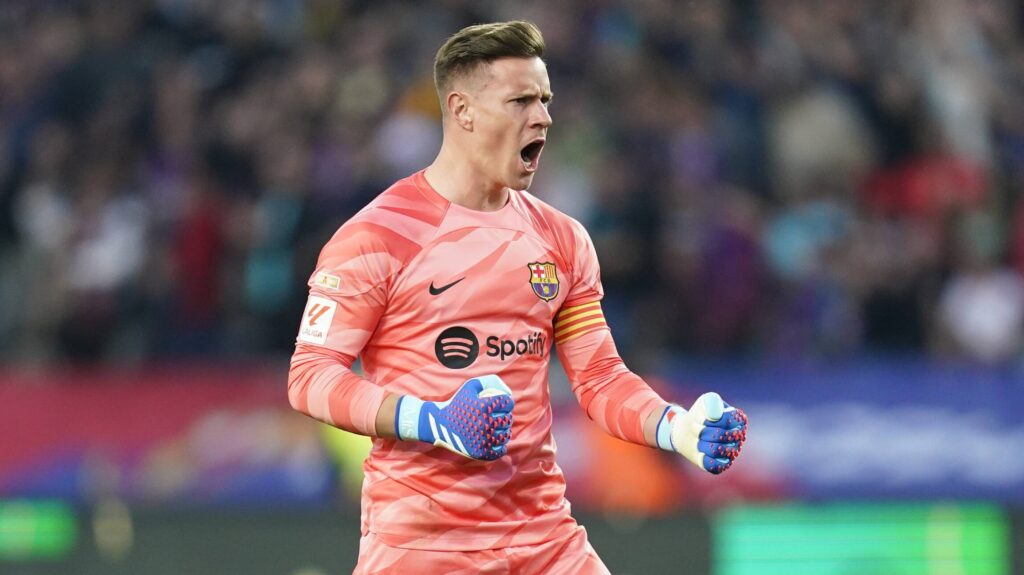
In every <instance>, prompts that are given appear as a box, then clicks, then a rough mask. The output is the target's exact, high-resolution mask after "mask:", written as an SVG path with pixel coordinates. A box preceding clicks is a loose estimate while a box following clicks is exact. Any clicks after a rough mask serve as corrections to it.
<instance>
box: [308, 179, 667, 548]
mask: <svg viewBox="0 0 1024 575" xmlns="http://www.w3.org/2000/svg"><path fill="white" fill-rule="evenodd" d="M309 285H310V297H309V300H308V303H307V305H306V309H305V311H304V314H303V318H302V324H301V327H300V332H299V336H298V341H297V344H296V351H295V355H294V356H293V358H292V365H291V371H290V373H289V397H290V400H291V402H292V405H293V406H294V407H295V408H296V409H299V410H300V411H303V412H305V413H307V414H309V415H311V416H313V417H315V418H317V419H319V420H321V421H324V422H327V423H330V424H332V425H336V426H338V427H341V428H344V429H349V430H352V431H356V432H359V433H363V434H367V435H373V434H374V420H375V416H376V413H377V411H378V409H379V407H380V405H381V403H382V402H383V400H384V397H385V395H386V392H391V393H395V394H411V395H414V396H416V397H419V398H422V399H424V400H444V399H447V398H449V397H450V396H451V395H452V394H453V393H454V392H455V390H456V389H458V388H459V386H460V385H462V383H463V382H464V381H465V380H467V379H469V378H472V377H475V376H480V375H485V374H492V373H493V374H497V375H499V376H500V377H501V378H502V379H503V380H504V381H505V383H506V384H508V386H509V387H510V388H511V389H512V394H513V397H514V399H515V410H514V412H513V415H514V420H515V423H514V425H513V428H512V440H511V442H510V444H509V451H508V456H506V457H502V458H501V459H499V460H497V461H493V462H484V461H474V460H470V459H467V458H464V457H461V456H459V455H457V454H455V453H452V452H449V451H447V450H445V449H442V448H437V447H434V446H432V445H428V444H425V443H418V442H409V441H396V440H384V439H376V440H375V441H374V445H373V450H372V451H371V453H370V456H369V458H368V459H367V460H366V463H365V465H364V468H365V471H366V477H365V481H364V484H363V508H362V527H363V533H364V534H365V533H366V532H373V533H375V534H376V535H377V536H378V537H379V538H380V539H381V540H382V541H383V542H385V543H386V544H388V545H392V546H397V547H407V548H416V549H432V550H453V551H459V550H479V549H495V548H501V547H507V546H513V545H529V544H534V543H539V542H542V541H548V540H551V539H553V538H558V537H562V536H565V535H566V534H568V533H569V532H570V531H571V530H572V529H573V528H575V526H576V523H575V521H574V520H573V519H572V518H571V516H570V514H569V504H568V502H567V501H566V499H565V497H564V492H565V481H564V479H563V477H562V472H561V470H560V469H559V467H558V465H556V463H555V443H554V440H553V439H552V436H551V420H552V411H551V406H550V402H549V392H548V366H549V363H550V359H551V350H552V344H553V343H557V344H558V352H559V354H560V357H561V359H562V363H563V364H564V365H565V367H566V371H567V373H568V375H569V377H570V381H572V384H573V391H574V392H575V393H576V395H577V397H578V398H579V400H580V403H581V405H582V406H583V407H584V408H585V409H586V411H587V414H588V415H589V416H590V417H591V418H592V419H594V420H595V421H596V422H597V423H598V424H599V425H601V427H603V428H604V429H605V430H606V431H608V432H609V433H611V434H612V435H615V436H617V437H621V438H623V439H626V440H628V441H632V442H635V443H644V440H643V431H642V421H641V420H642V418H643V416H645V415H646V414H647V413H650V411H651V410H652V409H654V408H656V407H657V406H659V405H662V404H663V402H662V401H661V399H660V398H659V397H658V396H657V395H656V394H655V393H654V392H653V391H651V390H650V388H648V387H647V386H646V384H644V383H643V382H642V381H641V380H640V379H639V378H637V377H636V376H635V375H633V374H632V373H630V372H629V371H628V370H627V369H626V368H625V366H624V365H623V364H622V362H621V360H620V359H619V357H618V354H617V352H616V351H615V347H614V343H613V342H612V340H611V336H610V333H609V331H608V329H607V325H606V324H605V321H604V317H603V314H602V312H601V306H600V299H601V296H602V288H601V282H600V273H599V268H598V263H597V257H596V255H595V253H594V249H593V246H592V244H591V243H590V239H589V237H588V236H587V234H586V232H585V230H584V229H583V227H582V226H581V225H580V224H579V223H578V222H576V221H575V220H573V219H571V218H569V217H568V216H566V215H564V214H562V213H560V212H558V211H557V210H555V209H553V208H551V207H550V206H548V205H547V204H545V203H543V202H541V201H539V200H537V199H536V198H535V197H533V196H531V195H530V194H528V193H525V192H516V191H513V192H511V194H510V199H509V202H508V203H507V204H506V205H505V207H503V208H502V209H500V210H498V211H495V212H479V211H474V210H470V209H467V208H463V207H461V206H459V205H456V204H452V203H450V202H448V201H447V200H445V199H444V198H443V197H442V196H440V195H439V194H438V193H437V192H436V191H434V189H433V188H432V187H431V186H430V185H429V183H428V182H427V180H426V178H425V177H424V176H423V172H418V173H416V174H414V175H413V176H410V177H408V178H405V179H403V180H401V181H399V182H397V183H396V184H395V185H393V186H392V187H391V188H389V189H388V190H387V191H385V192H384V193H382V194H381V195H380V196H378V197H377V198H376V199H375V200H374V201H373V202H372V203H370V204H369V205H368V206H367V207H366V208H364V209H363V210H362V211H360V212H359V213H358V214H356V215H355V216H354V217H353V218H352V219H351V220H349V221H348V222H346V223H345V224H344V225H343V226H342V227H341V228H340V229H339V230H338V232H337V233H336V234H335V236H334V237H333V238H332V239H331V240H330V242H328V244H327V245H326V246H325V247H324V249H323V251H322V253H321V255H320V260H319V262H318V265H317V269H316V271H315V272H314V273H313V275H312V277H311V278H310V283H309ZM356 357H360V358H361V359H362V366H363V371H364V376H363V377H359V376H358V375H356V374H355V373H354V372H352V371H351V369H350V368H351V365H352V363H353V362H354V361H355V359H356Z"/></svg>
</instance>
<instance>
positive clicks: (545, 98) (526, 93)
mask: <svg viewBox="0 0 1024 575" xmlns="http://www.w3.org/2000/svg"><path fill="white" fill-rule="evenodd" d="M513 94H515V95H513V96H512V97H511V98H510V99H509V101H512V100H518V99H519V98H540V101H541V102H545V103H547V102H550V101H551V100H554V99H555V94H554V92H541V93H540V94H537V92H535V91H533V90H523V91H520V92H513Z"/></svg>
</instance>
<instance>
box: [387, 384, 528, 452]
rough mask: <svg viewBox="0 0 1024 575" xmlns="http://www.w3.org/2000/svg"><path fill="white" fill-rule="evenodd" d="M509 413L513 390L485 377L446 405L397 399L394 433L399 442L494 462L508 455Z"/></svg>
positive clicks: (510, 425)
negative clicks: (430, 446) (403, 440)
mask: <svg viewBox="0 0 1024 575" xmlns="http://www.w3.org/2000/svg"><path fill="white" fill-rule="evenodd" d="M513 407H515V401H513V399H512V390H511V389H509V387H508V386H507V385H505V382H503V381H502V380H501V378H500V377H498V376H497V375H484V376H481V377H475V378H473V379H470V380H468V381H466V382H465V383H463V384H462V387H460V388H459V389H458V391H456V392H455V394H454V395H452V397H451V399H448V400H447V401H442V402H434V401H423V400H421V399H417V398H415V397H413V396H411V395H403V396H401V397H400V398H398V406H397V407H396V409H395V432H396V433H397V434H398V437H399V439H406V440H415V441H423V442H426V443H431V444H434V445H437V446H439V447H444V448H446V449H450V450H451V451H454V452H455V453H458V454H459V455H463V456H466V457H469V458H470V459H483V460H486V461H492V460H495V459H498V458H499V457H501V456H503V455H505V454H506V453H508V442H509V440H510V439H511V438H512V408H513Z"/></svg>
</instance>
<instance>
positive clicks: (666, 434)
mask: <svg viewBox="0 0 1024 575" xmlns="http://www.w3.org/2000/svg"><path fill="white" fill-rule="evenodd" d="M685 414H686V410H685V409H683V408H682V407H679V406H678V405H675V404H671V405H669V406H668V407H666V408H665V411H664V412H663V413H662V414H661V419H659V420H658V427H657V432H656V433H655V437H656V438H657V441H658V448H659V449H662V450H665V451H676V448H675V446H674V445H672V420H673V419H675V418H676V417H682V416H683V415H685Z"/></svg>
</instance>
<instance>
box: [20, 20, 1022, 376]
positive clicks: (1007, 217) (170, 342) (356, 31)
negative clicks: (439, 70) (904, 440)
mask: <svg viewBox="0 0 1024 575" xmlns="http://www.w3.org/2000/svg"><path fill="white" fill-rule="evenodd" d="M519 18H525V19H529V20H532V21H534V22H536V23H537V24H538V25H539V26H540V28H541V30H542V31H543V33H544V35H545V38H546V40H547V44H548V52H547V54H546V57H545V59H546V61H547V64H548V69H549V72H550V75H551V80H552V88H553V90H554V92H555V94H556V97H555V100H554V102H553V103H552V107H551V112H552V115H553V117H554V125H553V126H552V128H551V132H550V134H549V140H548V146H547V148H546V149H545V152H544V157H543V159H542V164H541V170H540V173H539V174H538V176H537V178H536V180H535V182H534V185H533V187H532V188H531V191H532V192H533V193H536V194H537V195H538V196H539V197H541V198H542V199H544V200H546V201H548V202H550V203H552V204H554V205H555V206H556V207H558V208H560V209H562V210H564V211H566V212H567V213H569V214H570V215H572V216H574V217H576V218H578V219H579V220H581V221H582V222H583V223H584V224H585V225H586V226H587V227H588V229H589V230H590V233H591V235H592V237H593V239H594V242H595V245H596V247H597V251H598V255H599V257H600V258H601V263H602V271H603V282H604V287H605V291H606V294H607V295H606V300H605V311H606V314H607V316H608V318H609V320H610V322H611V323H612V325H613V329H614V331H615V333H616V339H617V342H618V343H619V347H620V349H621V350H622V351H623V353H624V354H625V355H626V356H627V358H634V360H635V361H637V362H643V361H645V360H652V361H653V360H657V359H658V358H660V357H664V356H665V355H666V354H713V355H719V354H721V355H734V354H744V355H758V356H762V355H764V356H772V357H783V358H795V359H803V358H811V359H813V358H833V357H846V356H851V355H857V354H863V353H869V354H926V355H930V356H933V357H959V358H967V359H970V360H972V361H981V362H992V363H1002V362H1013V361H1016V360H1019V359H1021V358H1022V357H1024V353H1022V352H1024V345H1022V343H1024V338H1022V334H1024V279H1022V278H1024V275H1022V274H1024V201H1021V200H1022V193H1024V10H1022V8H1021V7H1020V5H1019V4H1018V3H1017V2H1014V1H1013V0H942V1H941V2H931V1H925V0H919V1H914V0H860V1H856V2H850V1H848V0H821V1H815V2H799V1H790V0H762V1H754V0H746V1H740V0H736V1H725V0H692V1H673V0H636V1H629V2H626V1H623V2H617V1H612V0H597V1H595V0H566V1H555V0H546V1H527V2H514V3H513V2H498V1H496V0H495V1H485V2H481V1H478V0H444V1H440V2H422V3H420V2H417V3H412V2H408V3H406V2H391V1H378V2H373V1H365V0H364V1H359V0H349V1H339V0H251V1H250V0H219V1H218V0H144V1H143V0H140V1H135V2H118V1H115V0H95V1H73V0H11V1H6V2H3V3H0V270H2V273H0V359H2V360H3V361H5V362H8V363H25V364H35V363H43V362H61V361H73V362H93V361H114V362H134V361H149V360H162V359H175V358H213V357H216V358H254V357H280V356H285V357H286V356H287V355H288V354H289V353H290V352H291V350H292V345H293V342H294V337H295V333H296V329H297V325H298V319H299V315H300V314H301V310H302V306H303V303H304V301H305V295H306V280H307V279H308V276H309V274H310V272H311V271H312V269H313V266H314V263H315V261H316V257H317V255H318V251H319V248H320V247H321V246H322V245H323V243H324V242H325V241H326V240H327V239H328V238H329V237H330V235H331V234H332V233H333V232H334V230H335V229H337V227H338V226H339V225H340V224H341V223H342V222H344V221H345V220H346V219H347V218H348V217H349V216H350V215H351V214H353V213H354V212H355V211H356V210H358V209H359V208H360V207H362V206H363V205H364V204H365V203H366V202H368V201H369V200H370V199H371V198H373V197H374V196H375V195H376V194H377V193H379V192H380V191H382V190H383V189H384V188H386V187H387V186H388V185H389V184H390V183H391V182H393V181H394V180H396V179H398V178H401V177H403V176H405V175H408V174H410V173H412V172H413V171H415V170H417V169H419V168H421V167H424V166H425V165H427V164H428V163H429V162H430V161H431V160H432V159H433V157H434V154H435V153H436V151H437V148H438V145H439V143H440V125H439V109H438V104H437V99H436V95H435V93H434V88H433V83H432V77H431V72H432V62H433V56H434V52H435V51H436V49H437V47H438V46H439V45H440V44H441V43H442V42H443V40H444V39H445V38H446V37H447V35H449V34H451V33H453V32H454V31H456V30H458V29H459V28H461V27H462V26H465V25H468V24H472V23H478V22H483V21H494V20H505V19H519Z"/></svg>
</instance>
